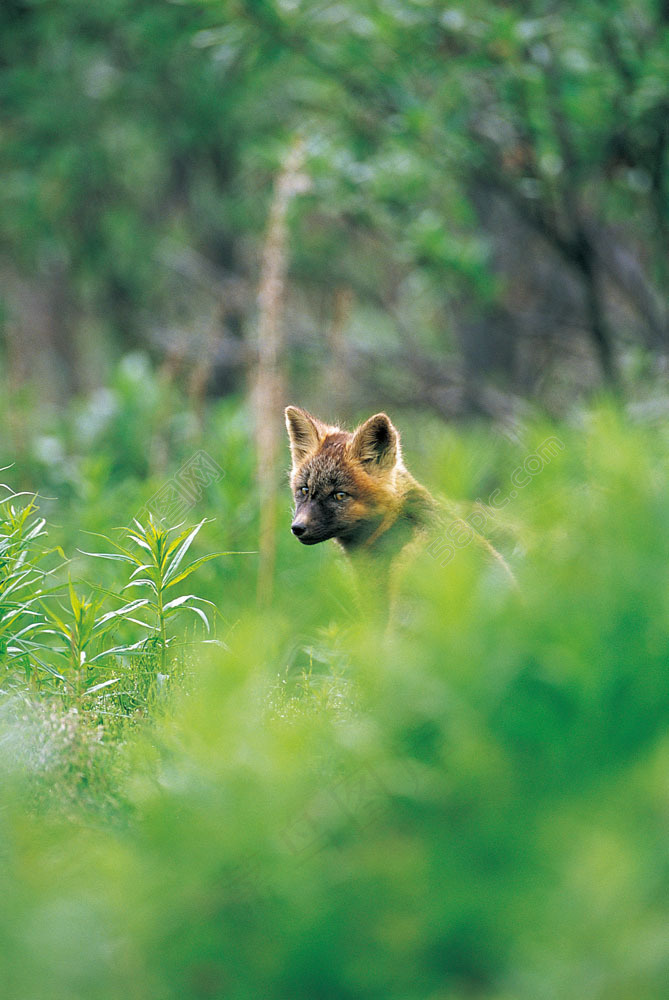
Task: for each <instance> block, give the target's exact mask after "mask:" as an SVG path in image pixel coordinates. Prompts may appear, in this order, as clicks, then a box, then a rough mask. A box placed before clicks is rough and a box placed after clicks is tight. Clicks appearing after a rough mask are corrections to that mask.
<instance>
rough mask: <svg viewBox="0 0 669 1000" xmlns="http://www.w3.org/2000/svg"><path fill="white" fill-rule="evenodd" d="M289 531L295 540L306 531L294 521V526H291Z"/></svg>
mask: <svg viewBox="0 0 669 1000" xmlns="http://www.w3.org/2000/svg"><path fill="white" fill-rule="evenodd" d="M290 530H291V531H292V533H293V534H294V535H295V537H296V538H299V537H300V535H303V534H304V532H305V531H306V530H307V529H306V528H305V527H304V525H303V524H299V522H297V521H296V522H295V524H292V525H291V527H290Z"/></svg>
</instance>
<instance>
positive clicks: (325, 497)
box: [286, 406, 435, 557]
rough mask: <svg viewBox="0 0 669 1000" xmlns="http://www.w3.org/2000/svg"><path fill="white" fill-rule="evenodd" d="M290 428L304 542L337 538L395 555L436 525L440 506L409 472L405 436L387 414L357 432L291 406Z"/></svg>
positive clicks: (352, 546) (349, 546)
mask: <svg viewBox="0 0 669 1000" xmlns="http://www.w3.org/2000/svg"><path fill="white" fill-rule="evenodd" d="M286 425H287V428H288V435H289V439H290V446H291V453H292V458H293V467H292V470H291V477H290V482H291V487H292V489H293V496H294V498H295V502H296V511H295V520H294V521H293V527H292V530H293V532H294V534H296V535H297V537H299V538H300V541H302V542H303V543H304V544H309V545H313V544H316V543H317V542H321V541H325V540H326V539H328V538H334V539H335V540H336V541H337V542H339V544H340V545H341V546H342V547H343V548H344V549H345V550H346V551H347V552H351V553H354V552H359V551H364V552H368V553H370V554H371V555H374V556H376V555H381V554H385V555H388V556H391V557H392V556H394V555H396V554H397V553H398V552H399V551H400V550H401V549H402V548H403V547H404V546H405V545H406V544H407V543H408V542H409V541H411V540H412V538H413V537H414V536H415V535H416V534H417V533H418V532H419V531H420V530H421V529H422V528H424V527H425V525H426V524H427V523H428V522H429V520H430V519H431V516H432V514H433V512H434V507H435V504H434V501H433V499H432V497H431V496H430V494H429V493H428V492H427V490H426V489H424V487H422V486H421V485H420V484H419V483H418V482H416V480H415V479H414V478H413V476H412V475H411V473H410V472H408V471H407V469H406V467H405V466H404V463H403V461H402V453H401V445H400V437H399V434H398V432H397V430H396V429H395V427H393V425H392V423H391V422H390V420H389V418H388V417H387V416H386V415H385V413H379V414H376V415H375V416H373V417H370V419H369V420H367V421H365V423H364V424H362V425H361V426H360V427H358V428H357V429H356V430H355V431H354V432H353V433H350V432H349V431H345V430H342V429H341V428H339V427H334V426H332V425H329V424H324V423H322V422H321V421H320V420H317V419H316V418H315V417H312V416H311V414H309V413H307V412H306V411H305V410H301V409H299V408H298V407H293V406H289V407H288V408H287V409H286Z"/></svg>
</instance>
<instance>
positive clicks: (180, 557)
mask: <svg viewBox="0 0 669 1000" xmlns="http://www.w3.org/2000/svg"><path fill="white" fill-rule="evenodd" d="M206 521H207V519H206V518H204V519H203V520H202V521H200V523H199V524H197V525H196V526H195V527H194V528H185V529H184V530H183V531H181V532H180V533H179V534H177V535H176V536H175V535H174V533H175V532H177V531H179V528H181V527H182V526H181V525H177V526H176V527H174V528H164V527H161V526H160V525H157V524H155V522H154V521H153V519H152V518H149V521H148V523H147V524H146V525H145V526H144V525H142V524H141V523H140V522H139V521H138V520H136V519H135V520H134V522H133V523H134V528H131V529H128V531H127V533H126V537H127V539H128V540H129V541H130V542H131V543H133V545H134V546H136V547H137V548H139V549H140V553H139V554H137V553H135V552H133V551H132V550H130V549H128V548H127V547H125V546H123V545H120V544H119V543H118V542H115V541H114V540H113V539H110V538H108V537H107V536H104V535H103V536H100V537H103V538H105V540H106V541H108V542H110V543H111V544H112V545H113V546H114V548H115V549H116V550H117V551H116V552H87V553H84V554H85V555H90V556H95V557H97V558H100V559H111V560H115V561H119V562H124V563H126V564H127V565H129V566H131V567H132V572H131V574H130V580H129V581H128V583H126V585H125V586H124V587H123V590H129V589H130V588H131V587H141V588H144V589H145V590H146V591H147V593H148V595H149V596H148V597H147V598H145V599H143V600H142V601H140V602H137V603H135V605H134V607H140V606H143V607H145V608H146V610H147V611H149V612H150V613H151V615H152V616H153V619H154V622H153V628H155V631H156V639H157V646H158V654H159V658H160V670H161V673H164V672H165V670H166V667H167V651H168V647H169V646H170V644H171V643H172V642H173V639H174V636H173V635H170V634H168V633H169V626H170V624H171V622H172V620H173V619H174V618H175V616H176V615H178V614H179V612H181V611H191V612H193V614H196V615H197V616H198V617H199V618H200V619H201V620H202V622H203V623H204V626H205V628H206V630H207V632H209V631H210V624H209V619H208V617H207V615H206V614H205V612H204V611H203V609H202V608H201V607H200V606H199V605H201V604H208V605H209V606H210V607H212V608H214V609H215V607H216V605H215V604H213V602H212V601H208V600H205V599H204V598H202V597H197V595H195V594H182V595H181V596H179V597H172V596H171V594H168V591H171V590H172V588H173V587H175V586H176V585H177V584H179V583H182V582H183V581H184V580H186V579H188V577H189V576H191V574H192V573H194V572H195V571H196V570H197V569H199V568H200V567H201V566H203V565H204V564H205V563H207V562H209V561H210V560H211V559H216V558H217V557H218V556H222V555H232V554H233V553H228V552H212V553H209V554H208V555H205V556H201V557H200V558H198V559H195V560H193V561H192V562H190V563H187V564H184V559H185V557H186V555H187V553H188V550H189V549H190V547H191V545H192V543H193V541H194V540H195V538H196V537H197V535H198V533H199V531H200V529H201V528H202V526H203V525H204V524H205V523H206ZM128 607H131V605H129V606H128ZM143 645H144V643H136V644H135V645H134V646H133V647H125V648H123V649H118V650H114V652H125V653H127V652H132V651H134V650H138V649H140V648H141V647H142V646H143Z"/></svg>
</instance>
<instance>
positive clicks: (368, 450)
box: [351, 413, 400, 472]
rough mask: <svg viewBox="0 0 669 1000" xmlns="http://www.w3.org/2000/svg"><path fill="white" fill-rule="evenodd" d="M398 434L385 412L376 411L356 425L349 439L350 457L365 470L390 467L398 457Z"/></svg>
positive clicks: (371, 470)
mask: <svg viewBox="0 0 669 1000" xmlns="http://www.w3.org/2000/svg"><path fill="white" fill-rule="evenodd" d="M399 453H400V436H399V434H398V433H397V431H396V430H395V428H394V427H393V425H392V423H391V422H390V418H389V417H387V416H386V415H385V413H377V414H376V415H375V416H373V417H370V418H369V420H366V421H365V423H364V424H362V425H361V426H360V427H358V429H357V431H356V432H355V434H354V435H353V440H352V441H351V457H352V458H357V460H358V461H359V462H362V464H363V465H366V466H368V468H367V471H368V472H373V471H375V470H380V469H391V468H392V467H393V466H394V465H395V463H396V462H397V460H398V458H399Z"/></svg>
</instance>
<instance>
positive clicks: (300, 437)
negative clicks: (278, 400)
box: [285, 406, 323, 468]
mask: <svg viewBox="0 0 669 1000" xmlns="http://www.w3.org/2000/svg"><path fill="white" fill-rule="evenodd" d="M285 412H286V428H287V430H288V438H289V440H290V454H291V455H292V458H293V467H294V468H297V466H298V465H301V464H302V462H303V461H304V460H305V458H307V456H308V455H312V454H313V453H314V452H315V451H316V449H317V448H318V445H319V444H320V441H321V435H320V434H319V428H321V427H322V426H323V425H322V424H321V422H320V420H316V418H315V417H312V416H311V414H310V413H307V411H306V410H301V409H300V407H299V406H287V407H286V411H285Z"/></svg>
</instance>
